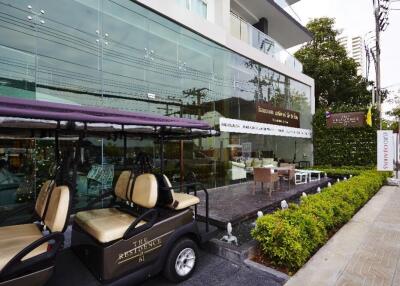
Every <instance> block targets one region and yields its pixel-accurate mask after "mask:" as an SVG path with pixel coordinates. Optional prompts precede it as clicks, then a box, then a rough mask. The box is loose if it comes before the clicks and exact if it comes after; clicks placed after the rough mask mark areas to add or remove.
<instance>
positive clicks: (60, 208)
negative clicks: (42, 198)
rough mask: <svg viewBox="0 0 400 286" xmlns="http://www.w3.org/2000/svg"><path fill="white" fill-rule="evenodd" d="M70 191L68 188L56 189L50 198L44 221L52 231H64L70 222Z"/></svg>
mask: <svg viewBox="0 0 400 286" xmlns="http://www.w3.org/2000/svg"><path fill="white" fill-rule="evenodd" d="M70 200H71V197H70V191H69V189H68V187H67V186H60V187H55V188H54V190H53V191H52V192H51V194H50V196H49V205H48V209H47V211H46V214H45V217H44V219H43V222H44V224H45V225H46V227H47V228H48V229H49V230H50V231H51V232H55V231H64V229H65V225H66V224H67V220H68V213H69V206H70Z"/></svg>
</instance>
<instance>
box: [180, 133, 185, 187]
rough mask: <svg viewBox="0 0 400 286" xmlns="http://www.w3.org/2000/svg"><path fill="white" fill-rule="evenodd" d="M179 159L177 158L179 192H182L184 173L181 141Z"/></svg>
mask: <svg viewBox="0 0 400 286" xmlns="http://www.w3.org/2000/svg"><path fill="white" fill-rule="evenodd" d="M179 143H180V154H179V155H180V158H179V165H180V182H181V188H180V189H181V192H183V183H184V179H185V178H184V173H185V169H184V168H185V166H184V164H183V157H184V156H183V140H181V141H180V142H179Z"/></svg>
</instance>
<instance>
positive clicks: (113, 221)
mask: <svg viewBox="0 0 400 286" xmlns="http://www.w3.org/2000/svg"><path fill="white" fill-rule="evenodd" d="M135 219H136V217H134V216H131V215H129V214H127V213H123V212H121V211H119V210H117V209H115V208H109V209H96V210H89V211H83V212H79V213H77V214H76V216H75V222H76V223H77V224H78V225H79V226H80V227H81V228H82V229H83V230H85V231H86V232H87V233H89V234H90V235H91V236H93V237H94V238H95V239H96V240H98V241H99V242H102V243H107V242H110V241H113V240H116V239H120V238H122V236H123V235H124V233H125V231H126V230H127V229H128V228H129V226H130V225H131V224H132V222H133V221H134V220H135ZM145 223H146V222H145V221H140V222H139V223H138V224H137V227H138V226H141V225H143V224H145Z"/></svg>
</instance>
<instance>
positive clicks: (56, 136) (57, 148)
mask: <svg viewBox="0 0 400 286" xmlns="http://www.w3.org/2000/svg"><path fill="white" fill-rule="evenodd" d="M59 129H60V121H57V128H56V131H55V134H54V140H55V144H54V158H55V160H56V163H57V166H58V165H59V164H60V146H59V144H60V142H59V134H58V131H59Z"/></svg>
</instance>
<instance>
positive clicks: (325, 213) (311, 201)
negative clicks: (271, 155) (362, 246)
mask: <svg viewBox="0 0 400 286" xmlns="http://www.w3.org/2000/svg"><path fill="white" fill-rule="evenodd" d="M352 174H354V172H352ZM387 177H388V174H387V173H378V172H376V171H363V172H361V174H360V175H358V176H356V177H353V178H351V179H349V180H347V181H342V182H339V183H336V184H334V185H333V186H332V187H331V188H325V189H323V191H322V192H321V193H320V194H315V195H310V196H308V197H305V198H302V199H301V204H300V205H296V204H290V207H289V209H288V210H278V211H276V212H274V213H273V214H268V215H265V216H263V217H261V218H259V219H257V223H256V227H255V228H254V229H253V230H252V233H251V234H252V236H253V238H254V239H256V240H257V241H258V242H259V245H260V248H261V250H262V252H263V253H264V255H265V256H266V257H267V258H268V259H269V260H270V261H271V262H272V263H273V264H275V265H276V266H281V267H286V268H287V269H288V270H289V271H296V270H297V269H299V268H300V267H301V266H302V265H303V264H304V263H305V262H306V261H307V260H308V259H309V258H310V257H311V256H312V255H313V254H314V253H315V252H316V251H317V250H318V248H319V247H320V246H322V245H323V244H324V243H325V242H326V241H327V240H328V234H330V233H332V232H334V231H335V230H336V229H338V228H339V227H341V226H342V225H343V224H345V223H346V222H348V221H349V220H350V218H351V217H352V216H353V215H354V214H355V213H356V212H357V210H358V209H359V208H360V207H362V206H363V205H364V204H365V203H366V202H367V201H368V200H369V199H370V198H371V197H372V196H373V195H374V194H375V193H376V192H377V191H378V190H379V189H380V187H381V186H382V185H383V184H384V182H385V180H386V178H387Z"/></svg>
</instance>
